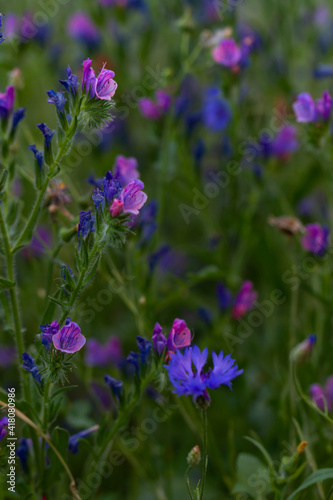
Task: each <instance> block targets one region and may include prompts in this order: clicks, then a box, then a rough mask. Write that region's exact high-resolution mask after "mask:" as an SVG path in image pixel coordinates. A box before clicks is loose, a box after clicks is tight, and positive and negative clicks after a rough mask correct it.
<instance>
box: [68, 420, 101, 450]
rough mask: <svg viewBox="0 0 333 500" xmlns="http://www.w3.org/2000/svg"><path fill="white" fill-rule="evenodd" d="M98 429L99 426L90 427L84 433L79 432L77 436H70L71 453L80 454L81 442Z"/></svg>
mask: <svg viewBox="0 0 333 500" xmlns="http://www.w3.org/2000/svg"><path fill="white" fill-rule="evenodd" d="M97 429H98V427H97V426H93V427H90V428H89V429H85V430H84V431H80V432H77V433H76V434H73V435H72V436H70V438H69V440H68V449H69V451H70V452H71V453H78V451H79V440H80V439H84V438H86V437H88V436H90V434H92V433H93V432H95V431H96V430H97Z"/></svg>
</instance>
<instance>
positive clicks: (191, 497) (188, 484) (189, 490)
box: [185, 466, 193, 500]
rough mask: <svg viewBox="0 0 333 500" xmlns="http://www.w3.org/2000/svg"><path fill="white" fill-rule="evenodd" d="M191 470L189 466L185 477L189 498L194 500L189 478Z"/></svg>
mask: <svg viewBox="0 0 333 500" xmlns="http://www.w3.org/2000/svg"><path fill="white" fill-rule="evenodd" d="M190 470H191V466H189V467H188V468H187V470H186V474H185V477H186V486H187V491H188V494H189V497H190V499H191V500H193V495H192V492H191V485H190V478H189V477H188V474H189V472H190Z"/></svg>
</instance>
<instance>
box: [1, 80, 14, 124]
mask: <svg viewBox="0 0 333 500" xmlns="http://www.w3.org/2000/svg"><path fill="white" fill-rule="evenodd" d="M14 100H15V89H14V87H13V85H10V86H9V87H7V88H6V92H5V93H4V94H2V93H1V92H0V118H1V120H8V117H9V115H10V114H11V113H12V111H13V108H14Z"/></svg>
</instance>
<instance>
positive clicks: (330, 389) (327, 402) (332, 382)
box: [309, 375, 333, 412]
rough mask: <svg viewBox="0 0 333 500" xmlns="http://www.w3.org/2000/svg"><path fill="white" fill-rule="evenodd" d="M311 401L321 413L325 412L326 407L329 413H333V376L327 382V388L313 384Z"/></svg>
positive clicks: (310, 390)
mask: <svg viewBox="0 0 333 500" xmlns="http://www.w3.org/2000/svg"><path fill="white" fill-rule="evenodd" d="M309 392H310V399H311V401H313V402H314V403H316V405H317V406H318V408H319V409H320V410H321V411H325V407H327V410H328V411H329V412H331V411H333V375H331V376H330V377H328V379H327V380H326V384H325V387H322V386H321V385H320V384H312V385H310V387H309Z"/></svg>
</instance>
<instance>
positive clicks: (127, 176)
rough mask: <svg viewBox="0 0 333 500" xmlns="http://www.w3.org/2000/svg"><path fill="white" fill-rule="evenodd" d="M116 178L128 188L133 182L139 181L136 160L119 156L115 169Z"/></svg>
mask: <svg viewBox="0 0 333 500" xmlns="http://www.w3.org/2000/svg"><path fill="white" fill-rule="evenodd" d="M114 177H115V178H116V179H117V180H119V182H120V184H121V185H122V186H126V185H127V184H129V182H131V181H132V180H134V179H138V178H139V177H140V174H139V172H138V162H137V160H136V158H126V157H125V156H123V155H118V156H117V157H116V162H115V167H114Z"/></svg>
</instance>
